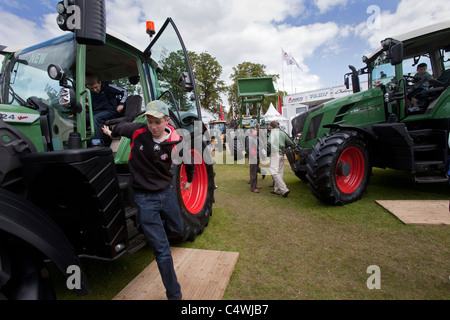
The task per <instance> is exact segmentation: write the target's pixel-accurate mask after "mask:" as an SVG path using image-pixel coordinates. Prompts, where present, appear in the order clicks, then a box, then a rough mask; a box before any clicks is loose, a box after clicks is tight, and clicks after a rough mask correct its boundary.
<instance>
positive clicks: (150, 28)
mask: <svg viewBox="0 0 450 320" xmlns="http://www.w3.org/2000/svg"><path fill="white" fill-rule="evenodd" d="M155 33H156V32H155V23H154V22H153V21H147V34H148V35H149V36H150V37H153V35H154V34H155Z"/></svg>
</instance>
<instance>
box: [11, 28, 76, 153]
mask: <svg viewBox="0 0 450 320" xmlns="http://www.w3.org/2000/svg"><path fill="white" fill-rule="evenodd" d="M75 57H76V44H75V41H74V36H73V34H70V35H68V36H63V37H59V38H56V39H53V40H50V41H47V42H44V43H41V44H38V45H36V46H33V47H30V48H27V49H25V50H23V51H21V52H20V53H19V55H17V56H16V57H15V58H14V60H12V61H11V63H10V66H11V67H10V69H9V73H8V76H9V79H7V81H8V82H7V83H9V86H8V90H5V91H6V95H7V96H6V98H5V99H6V100H7V103H8V104H11V105H20V106H24V107H31V108H34V109H37V108H39V110H41V113H42V114H48V119H49V129H51V144H52V148H53V150H62V149H64V148H65V142H66V141H67V140H68V136H69V134H70V132H72V131H73V129H74V126H75V119H74V117H73V115H72V114H71V112H68V110H67V109H66V108H64V107H63V106H62V105H60V104H59V98H60V97H59V91H60V89H61V87H60V84H59V82H58V81H55V80H52V79H50V77H49V76H48V73H47V69H48V66H49V65H50V64H56V65H59V66H61V67H62V69H63V70H65V72H66V74H67V76H68V78H69V79H73V78H74V74H73V73H74V72H75ZM5 102H6V101H5ZM47 110H48V113H47Z"/></svg>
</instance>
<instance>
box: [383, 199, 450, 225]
mask: <svg viewBox="0 0 450 320" xmlns="http://www.w3.org/2000/svg"><path fill="white" fill-rule="evenodd" d="M376 202H377V203H378V204H379V205H381V206H382V207H384V208H385V209H387V210H389V211H390V212H391V213H392V214H394V215H395V216H396V217H397V218H399V219H400V220H401V221H403V223H405V224H412V225H450V212H449V200H426V201H425V200H402V201H400V200H395V201H392V200H390V201H388V200H377V201H376Z"/></svg>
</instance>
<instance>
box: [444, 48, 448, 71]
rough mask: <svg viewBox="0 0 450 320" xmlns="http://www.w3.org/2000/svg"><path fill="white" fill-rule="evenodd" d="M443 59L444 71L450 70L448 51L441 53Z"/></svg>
mask: <svg viewBox="0 0 450 320" xmlns="http://www.w3.org/2000/svg"><path fill="white" fill-rule="evenodd" d="M443 59H444V69H445V70H449V69H450V51H444V52H443Z"/></svg>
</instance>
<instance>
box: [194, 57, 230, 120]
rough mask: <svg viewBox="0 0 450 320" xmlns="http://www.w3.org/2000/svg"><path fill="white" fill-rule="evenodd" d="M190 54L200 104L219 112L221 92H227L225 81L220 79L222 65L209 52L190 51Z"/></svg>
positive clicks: (216, 112) (209, 109) (215, 112)
mask: <svg viewBox="0 0 450 320" xmlns="http://www.w3.org/2000/svg"><path fill="white" fill-rule="evenodd" d="M188 54H189V59H190V60H191V64H192V68H193V70H194V74H195V81H196V84H197V91H198V95H199V100H200V105H201V106H202V108H204V109H206V110H208V111H211V112H212V113H214V114H218V113H219V110H220V105H221V104H222V103H223V102H222V99H221V98H220V94H221V93H224V92H226V86H225V82H224V81H223V80H220V77H221V75H222V66H221V65H220V64H219V62H218V61H217V60H216V58H214V57H213V56H211V55H210V54H209V53H207V52H202V53H200V54H197V53H195V52H192V51H189V52H188Z"/></svg>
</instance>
